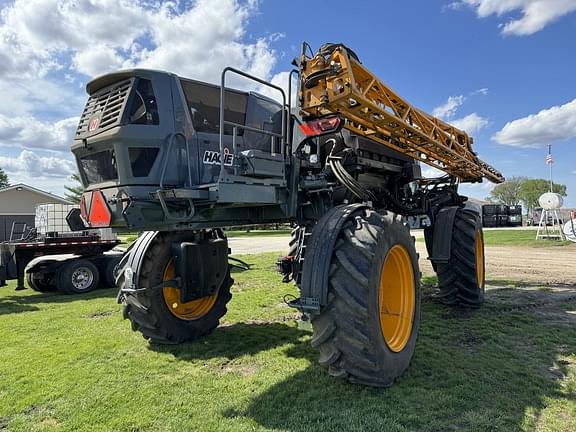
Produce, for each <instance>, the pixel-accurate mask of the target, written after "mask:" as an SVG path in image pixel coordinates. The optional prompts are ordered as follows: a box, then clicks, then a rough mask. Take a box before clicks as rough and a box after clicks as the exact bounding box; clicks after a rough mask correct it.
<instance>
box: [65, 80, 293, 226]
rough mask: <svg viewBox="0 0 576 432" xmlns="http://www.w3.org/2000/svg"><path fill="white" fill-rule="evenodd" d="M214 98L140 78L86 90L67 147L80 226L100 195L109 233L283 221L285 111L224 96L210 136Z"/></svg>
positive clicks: (177, 83)
mask: <svg viewBox="0 0 576 432" xmlns="http://www.w3.org/2000/svg"><path fill="white" fill-rule="evenodd" d="M220 89H221V87H219V86H215V85H212V84H208V83H202V82H198V81H194V80H189V79H184V78H181V77H179V76H177V75H174V74H171V73H167V72H161V71H153V70H145V69H133V70H126V71H120V72H116V73H112V74H108V75H105V76H102V77H99V78H96V79H94V80H93V81H91V82H90V83H88V85H87V92H88V93H89V95H90V97H89V100H88V102H87V104H86V107H85V109H84V112H83V113H82V116H81V119H80V122H79V125H78V129H77V131H76V135H75V139H74V143H73V144H72V152H73V153H74V155H75V157H76V161H77V164H78V167H79V171H80V177H81V179H82V182H83V183H84V186H85V187H86V191H87V192H88V193H86V194H85V195H84V198H83V201H84V202H83V204H82V207H83V211H84V213H85V214H84V216H85V219H87V216H88V215H87V213H89V212H90V207H91V204H92V202H91V201H92V195H93V194H92V192H94V191H99V192H101V193H102V194H103V196H104V199H105V201H106V203H107V205H108V207H109V209H110V212H111V215H112V220H111V222H110V225H111V226H113V227H116V228H124V227H125V228H127V229H133V228H134V227H138V228H141V227H149V228H151V229H153V228H155V227H157V226H160V225H162V226H161V228H162V229H173V228H174V225H177V226H181V227H182V226H190V227H193V228H202V227H208V226H209V227H214V226H226V225H235V224H244V223H263V222H265V221H266V220H273V221H275V222H276V221H278V220H279V219H281V220H283V219H289V218H290V217H292V216H293V210H292V211H289V210H288V208H287V206H286V202H287V200H286V193H287V192H286V186H287V183H286V172H287V170H286V165H287V164H290V160H289V157H286V155H287V154H289V153H290V151H289V150H287V149H286V147H287V146H288V142H287V140H285V139H284V140H282V139H281V138H282V136H285V131H283V130H282V128H283V127H284V122H285V121H286V118H287V110H286V107H285V106H283V105H282V104H281V103H278V102H276V101H274V100H272V99H269V98H267V97H265V96H262V95H259V94H257V93H254V92H241V91H237V90H231V89H226V92H225V93H226V94H225V107H224V117H225V121H226V123H225V124H224V133H223V134H220V118H219V117H220V116H219V110H220V97H221V94H220ZM283 119H284V122H283ZM283 132H284V133H283ZM221 135H222V144H223V145H222V146H221V144H220V138H221ZM221 147H223V152H222V151H221ZM136 203H137V205H135V204H136ZM256 207H257V208H258V210H250V208H256ZM166 222H173V224H172V225H171V226H170V227H166Z"/></svg>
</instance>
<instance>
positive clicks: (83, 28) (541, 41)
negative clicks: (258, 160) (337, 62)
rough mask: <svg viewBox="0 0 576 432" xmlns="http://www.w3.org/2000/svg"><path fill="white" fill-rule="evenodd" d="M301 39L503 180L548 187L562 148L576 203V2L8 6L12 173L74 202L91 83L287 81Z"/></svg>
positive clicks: (1, 78) (1, 53) (564, 179)
mask: <svg viewBox="0 0 576 432" xmlns="http://www.w3.org/2000/svg"><path fill="white" fill-rule="evenodd" d="M302 41H307V42H308V43H310V45H311V46H312V47H315V48H318V47H319V46H320V45H322V44H323V43H326V42H342V43H344V44H346V45H347V46H349V47H350V48H352V49H353V50H354V51H355V52H356V53H357V54H358V56H359V57H360V60H361V61H362V63H363V64H364V65H365V66H366V67H368V68H369V69H370V70H371V71H373V72H374V73H375V74H376V75H377V76H378V77H379V78H380V79H381V80H382V81H384V82H385V83H386V84H387V85H389V86H390V87H391V88H393V89H394V90H395V91H396V92H398V93H399V94H400V95H402V96H403V97H404V98H405V99H407V100H408V101H409V102H411V103H412V104H414V105H415V106H417V107H419V108H421V109H423V110H424V111H426V112H429V113H432V114H434V115H437V116H439V117H441V118H443V119H444V120H446V121H448V122H450V123H452V124H454V125H455V126H457V127H460V128H463V129H465V130H466V131H467V132H468V133H470V134H471V135H472V136H473V137H474V140H475V144H474V147H475V150H476V151H477V152H478V154H479V156H480V157H481V158H482V159H484V160H486V161H487V162H489V163H490V164H492V165H493V166H495V167H496V168H497V169H499V170H500V171H501V172H502V173H503V174H504V175H505V176H506V177H512V176H528V177H537V178H546V177H547V176H548V168H547V166H546V164H545V156H546V153H547V145H548V144H551V145H552V154H553V158H554V164H553V178H554V181H556V182H558V183H563V184H565V185H567V187H568V197H567V199H566V200H565V205H566V206H569V207H576V79H575V77H576V52H575V51H576V48H575V42H576V0H427V1H423V0H419V1H417V0H403V1H392V0H382V1H366V0H356V1H355V2H348V1H336V0H332V1H328V0H317V1H301V0H292V1H281V0H260V1H258V0H196V1H192V0H182V1H169V2H168V1H166V2H163V1H156V0H139V1H138V0H91V1H89V0H25V1H24V0H15V1H9V0H0V95H2V96H1V97H0V167H1V168H3V169H4V171H6V172H7V174H8V175H9V177H10V180H11V182H12V183H17V182H23V183H27V184H29V185H32V186H35V187H38V188H40V189H43V190H46V191H50V192H52V193H56V194H59V195H62V194H63V193H64V185H65V184H73V182H72V181H71V180H70V175H71V174H72V173H73V172H74V171H75V169H76V167H75V163H74V160H73V158H72V154H71V153H70V150H69V148H70V144H71V142H72V137H73V133H74V131H75V128H76V125H77V122H78V116H79V114H80V113H81V112H82V109H83V106H84V103H85V101H86V98H87V96H86V93H85V85H86V82H87V81H89V80H90V79H91V78H93V77H95V76H97V75H100V74H104V73H107V72H110V71H113V70H117V69H122V68H129V67H136V66H138V67H149V68H155V69H163V70H168V71H171V72H175V73H177V74H180V75H182V76H185V77H188V78H195V79H200V80H204V81H210V82H216V81H218V80H219V77H220V71H221V70H222V69H223V68H224V67H226V66H233V67H236V68H239V69H242V70H245V71H247V72H249V73H251V74H255V75H257V76H259V77H261V78H264V79H267V80H270V81H272V82H274V83H276V84H279V85H285V84H286V83H287V76H288V72H289V71H290V70H291V69H292V66H291V65H290V62H291V61H292V59H293V58H295V57H297V56H298V55H299V52H300V46H301V43H302ZM424 172H425V173H430V172H431V171H430V170H424ZM493 186H494V185H493V184H491V183H489V182H486V181H485V182H484V183H481V184H474V185H463V186H462V187H461V192H462V193H463V194H466V195H469V196H473V197H476V198H480V199H482V198H485V197H486V196H488V195H489V193H490V190H491V189H492V187H493Z"/></svg>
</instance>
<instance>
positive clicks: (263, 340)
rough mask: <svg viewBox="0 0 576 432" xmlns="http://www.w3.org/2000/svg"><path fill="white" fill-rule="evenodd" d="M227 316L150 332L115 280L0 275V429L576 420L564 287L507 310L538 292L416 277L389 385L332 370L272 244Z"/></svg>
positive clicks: (509, 424)
mask: <svg viewBox="0 0 576 432" xmlns="http://www.w3.org/2000/svg"><path fill="white" fill-rule="evenodd" d="M242 258H243V259H245V260H246V261H248V262H249V263H250V264H251V265H252V269H251V270H249V271H246V272H236V273H234V275H233V276H234V279H235V280H236V283H235V285H234V287H233V294H234V298H233V300H232V302H231V303H230V305H229V313H228V314H227V315H226V316H225V318H224V320H223V323H222V326H221V327H220V328H218V329H217V330H216V331H215V332H214V333H213V334H212V335H210V336H209V337H206V338H204V339H201V340H199V341H196V342H194V343H188V344H183V345H179V346H167V347H158V346H154V345H149V344H148V343H147V342H146V341H144V340H143V339H142V338H141V337H140V336H139V334H138V333H133V332H132V331H131V330H130V326H129V323H128V322H127V321H124V320H122V316H121V312H120V307H119V306H118V305H117V304H116V303H115V295H116V292H115V290H114V289H104V290H99V291H96V292H94V293H91V294H88V295H78V296H64V295H59V294H39V293H35V292H32V291H25V292H15V291H14V290H13V288H14V284H10V286H9V287H5V288H2V289H0V332H1V334H2V343H1V344H0V430H10V431H26V432H27V431H202V432H204V431H289V432H307V431H320V430H322V431H376V430H378V431H387V432H388V431H439V432H440V431H506V432H509V431H534V430H538V431H546V432H551V431H566V432H568V431H574V430H576V400H575V399H576V375H575V372H576V355H575V352H576V351H575V350H576V325H575V324H576V321H575V320H572V321H570V320H569V319H570V317H572V318H574V315H570V314H567V313H566V312H565V311H567V310H568V311H571V310H572V311H573V310H575V309H576V302H574V301H573V300H570V301H566V302H564V303H561V302H556V303H554V305H553V306H549V307H548V308H547V309H546V310H545V311H544V312H546V314H544V312H542V311H541V310H536V311H535V310H525V311H522V312H502V311H501V310H500V309H499V308H500V307H501V306H502V305H503V304H509V303H522V302H530V301H532V300H533V298H532V296H534V295H537V294H539V295H550V296H554V295H557V294H556V293H554V292H552V293H539V292H536V293H535V292H534V291H528V290H524V289H522V288H519V287H515V288H514V289H504V290H499V291H496V290H492V291H490V292H489V294H488V300H487V304H486V306H485V307H484V308H483V309H481V310H479V311H476V312H456V311H453V310H451V309H450V308H448V307H444V306H441V305H439V304H436V303H434V302H432V301H431V299H430V293H431V291H432V289H433V288H432V287H433V285H434V284H435V282H436V281H435V279H434V278H428V279H427V280H426V281H425V282H426V284H425V287H424V300H423V308H422V324H421V329H420V336H419V340H418V345H417V350H416V354H415V357H414V360H413V362H412V365H411V367H410V369H409V370H408V372H407V373H406V374H405V375H404V376H403V377H402V378H401V379H400V380H398V382H397V383H396V384H395V385H394V386H392V387H391V388H389V389H380V390H374V389H368V388H363V387H358V386H355V385H351V384H348V383H346V382H342V381H339V380H337V379H334V378H331V377H329V376H328V374H327V373H326V371H325V370H324V369H322V368H321V367H320V366H319V365H318V364H317V353H316V351H315V350H314V349H313V348H312V347H311V346H310V343H309V342H310V334H309V333H307V332H305V331H302V330H300V329H298V327H297V326H296V325H295V323H294V321H293V318H294V311H293V310H291V309H290V308H288V307H286V306H285V305H284V304H283V301H282V297H283V296H284V295H285V294H296V291H295V290H294V288H292V287H291V286H290V285H288V284H282V283H280V282H279V277H278V276H277V275H276V274H275V273H274V260H275V258H276V254H263V255H255V256H244V257H242Z"/></svg>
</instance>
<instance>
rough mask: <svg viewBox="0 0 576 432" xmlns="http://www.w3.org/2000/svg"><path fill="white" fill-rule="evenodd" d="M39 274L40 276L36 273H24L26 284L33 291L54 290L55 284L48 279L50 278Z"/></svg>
mask: <svg viewBox="0 0 576 432" xmlns="http://www.w3.org/2000/svg"><path fill="white" fill-rule="evenodd" d="M40 276H41V277H38V275H37V274H36V273H30V272H28V273H26V282H28V286H29V287H30V288H32V289H33V290H34V291H37V292H42V293H44V292H54V291H56V286H55V285H54V284H53V283H52V282H51V281H50V279H48V278H46V276H45V274H41V275H40Z"/></svg>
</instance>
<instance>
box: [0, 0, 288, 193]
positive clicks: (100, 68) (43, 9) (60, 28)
mask: <svg viewBox="0 0 576 432" xmlns="http://www.w3.org/2000/svg"><path fill="white" fill-rule="evenodd" d="M257 13H258V1H257V0H194V1H187V0H186V1H185V0H175V1H170V2H158V1H156V0H150V1H148V0H120V1H117V0H98V1H94V0H14V1H10V2H1V0H0V94H2V95H3V101H4V103H3V104H0V146H2V147H4V148H6V149H10V148H12V149H14V148H20V149H22V148H23V149H49V150H51V151H55V150H58V151H59V150H64V151H67V149H68V148H69V145H70V144H71V141H72V134H73V131H74V128H75V127H76V124H77V121H78V119H77V118H76V117H72V116H74V115H78V114H80V112H81V110H82V105H83V103H84V102H85V100H86V96H85V94H84V92H83V90H82V88H83V85H84V84H83V83H84V82H85V81H86V78H87V77H89V78H92V77H94V76H96V75H100V74H103V73H106V72H109V71H111V70H113V69H118V68H129V67H149V68H157V69H164V70H169V71H171V72H175V73H177V74H180V75H183V76H186V77H189V78H196V79H200V80H205V81H211V82H218V81H219V79H220V71H221V70H222V69H223V68H224V67H226V66H233V67H236V68H238V69H241V70H244V71H247V72H248V73H251V74H254V75H257V76H259V77H261V78H265V79H270V78H271V75H272V69H273V67H274V65H275V62H276V59H277V53H276V52H275V51H274V50H273V49H272V48H271V46H270V45H271V44H273V43H274V42H277V41H278V40H279V39H281V38H282V37H283V34H280V33H271V34H268V35H264V36H262V37H260V38H258V37H256V38H255V37H252V36H250V35H247V33H246V29H247V25H248V22H249V20H250V19H251V18H252V17H253V16H254V15H255V14H257ZM280 78H281V75H278V76H274V77H273V78H272V79H273V80H274V82H277V83H279V82H280V81H279V80H280ZM229 85H231V86H240V87H242V88H246V87H248V86H246V83H245V82H244V83H241V82H239V81H238V80H230V81H229ZM253 87H254V86H252V88H253ZM6 101H9V103H6ZM58 119H62V120H58ZM12 153H14V152H13V151H12ZM2 154H3V156H4V158H5V160H4V162H10V166H11V167H15V169H16V168H18V167H20V168H23V167H27V166H28V165H26V163H27V162H26V163H25V161H28V160H30V158H29V157H28V156H26V154H25V156H26V157H28V159H23V158H24V157H25V156H22V153H21V154H20V156H19V157H18V158H7V159H6V156H5V155H6V152H4V151H2ZM45 163H46V162H45ZM50 170H51V171H50V172H53V173H54V175H56V173H57V172H58V171H57V170H56V169H55V168H54V169H53V168H50ZM62 172H64V171H62ZM66 172H68V171H66ZM23 175H24V174H23ZM15 176H16V174H14V175H12V177H14V178H16V177H15ZM18 178H20V177H18ZM21 178H22V179H25V178H28V177H26V176H25V175H24V177H21ZM62 183H63V182H62ZM38 186H39V187H42V185H38Z"/></svg>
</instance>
